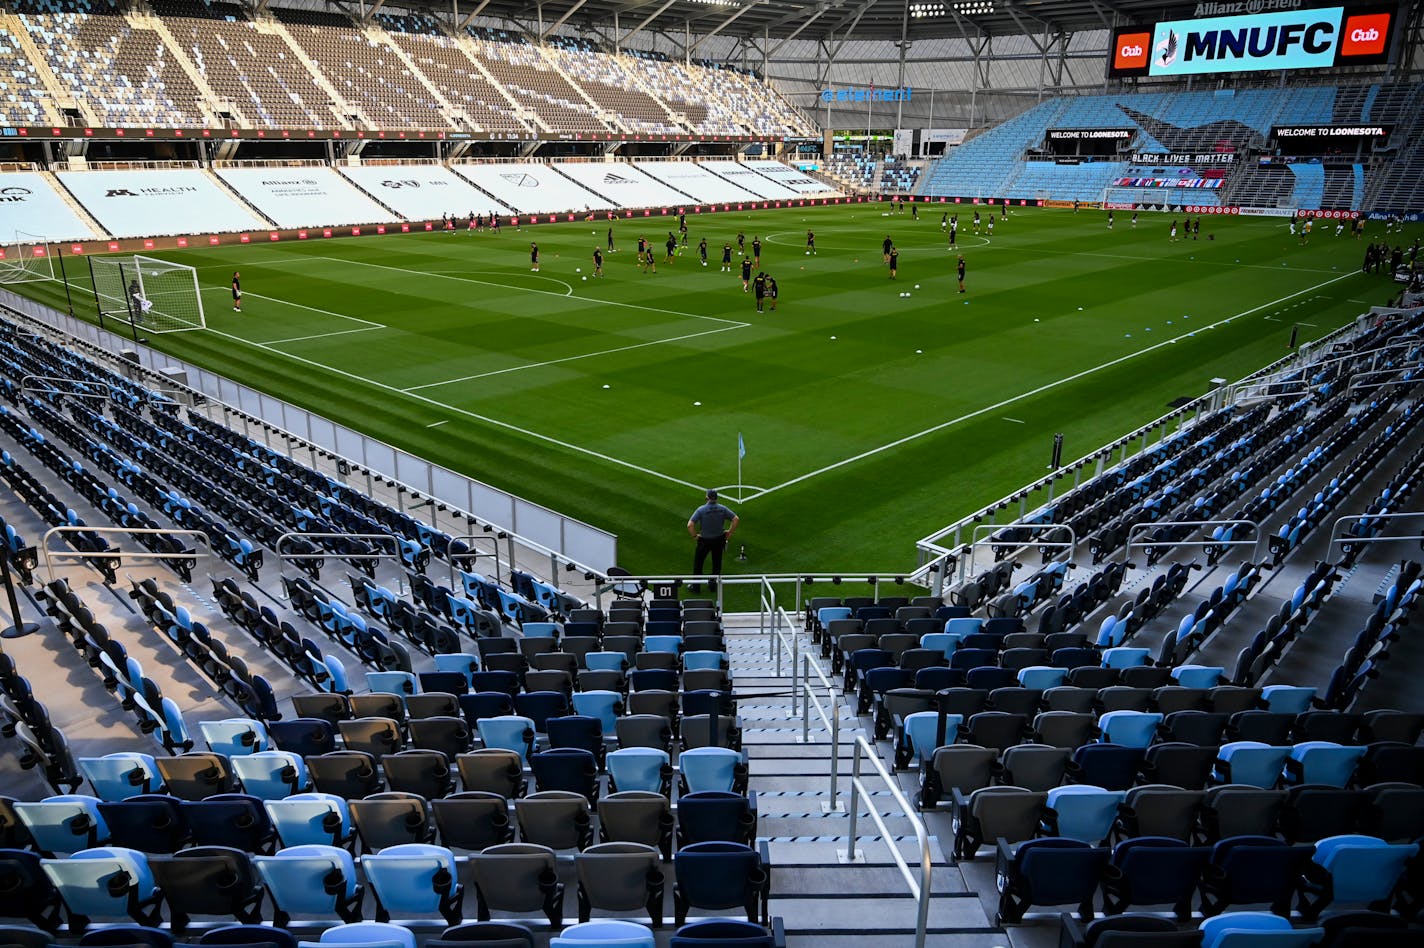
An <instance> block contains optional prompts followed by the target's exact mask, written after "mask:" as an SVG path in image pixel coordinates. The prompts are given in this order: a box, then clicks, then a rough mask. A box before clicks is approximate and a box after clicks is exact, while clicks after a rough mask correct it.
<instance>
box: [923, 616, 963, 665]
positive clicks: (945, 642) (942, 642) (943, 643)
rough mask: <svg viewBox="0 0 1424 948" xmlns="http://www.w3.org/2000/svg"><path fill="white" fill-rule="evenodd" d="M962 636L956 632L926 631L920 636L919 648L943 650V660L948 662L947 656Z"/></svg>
mask: <svg viewBox="0 0 1424 948" xmlns="http://www.w3.org/2000/svg"><path fill="white" fill-rule="evenodd" d="M950 621H953V620H950ZM962 638H963V636H962V635H960V634H959V633H958V632H926V633H925V634H924V635H922V636H920V648H928V649H933V650H934V651H936V652H943V653H944V657H945V661H946V663H948V660H949V656H950V655H951V654H953V653H954V650H955V649H956V648H958V647H959V640H960V639H962Z"/></svg>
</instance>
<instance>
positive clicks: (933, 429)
mask: <svg viewBox="0 0 1424 948" xmlns="http://www.w3.org/2000/svg"><path fill="white" fill-rule="evenodd" d="M1358 275H1359V274H1358V271H1356V272H1351V273H1343V274H1341V275H1340V276H1337V277H1334V278H1332V279H1329V280H1326V281H1325V282H1323V283H1317V284H1316V285H1315V286H1308V287H1306V288H1305V289H1303V290H1297V291H1296V292H1294V293H1290V294H1288V295H1286V296H1282V297H1281V298H1280V299H1276V300H1271V301H1270V302H1268V303H1262V304H1261V305H1260V306H1253V307H1251V308H1250V309H1246V310H1242V311H1241V312H1239V313H1237V314H1235V315H1234V316H1227V317H1224V318H1222V319H1219V320H1217V321H1216V322H1214V323H1210V324H1208V325H1206V326H1203V327H1201V328H1199V329H1194V330H1192V331H1191V332H1189V333H1182V334H1181V335H1180V336H1177V337H1175V338H1173V339H1164V340H1162V341H1161V342H1158V343H1154V344H1153V345H1150V346H1147V347H1146V348H1144V349H1138V350H1137V351H1135V352H1129V353H1128V354H1127V355H1124V356H1118V357H1117V358H1116V359H1109V360H1108V361H1107V362H1102V363H1099V364H1098V365H1095V366H1092V367H1091V368H1087V369H1084V370H1082V371H1081V372H1075V373H1073V374H1072V375H1065V376H1064V377H1063V378H1061V379H1057V380H1055V381H1052V382H1046V383H1044V384H1043V385H1040V386H1038V387H1037V388H1034V389H1030V390H1029V391H1027V392H1020V393H1019V394H1017V395H1013V396H1011V397H1009V398H1006V399H1003V400H1002V401H999V402H996V403H994V404H993V405H985V406H984V407H983V408H977V409H975V410H974V411H971V412H966V413H965V414H963V415H960V416H959V417H958V418H951V419H949V420H948V421H942V422H940V423H939V424H937V425H931V426H930V427H928V428H924V429H921V430H920V431H916V432H913V433H912V434H908V435H905V436H904V437H903V438H897V439H896V440H894V441H891V442H889V443H887V444H882V445H880V446H879V447H876V448H871V449H870V450H868V451H862V452H860V453H859V454H857V455H854V456H852V457H848V458H845V459H843V460H840V461H836V462H835V463H834V464H827V465H826V466H825V467H821V468H817V469H816V470H814V471H808V472H806V473H805V474H801V475H798V476H796V477H793V478H791V479H790V480H788V481H782V482H781V483H780V484H777V485H776V486H774V487H768V488H767V489H766V490H764V491H760V492H759V493H755V494H752V495H751V496H749V497H746V498H744V499H743V500H742V501H741V502H742V503H747V502H748V501H753V500H756V499H757V498H759V497H765V496H766V495H767V494H770V493H773V492H775V491H778V490H781V489H782V488H784V487H791V486H793V485H795V484H800V483H801V482H803V481H808V480H810V479H811V478H813V477H819V476H820V475H822V474H826V473H829V472H830V471H834V470H836V469H837V468H842V467H845V466H846V465H848V464H854V463H855V462H857V461H863V460H865V459H866V458H869V457H874V456H875V455H877V454H883V453H884V452H886V451H889V450H892V449H894V448H898V447H900V446H901V445H905V444H909V443H910V442H911V441H917V440H919V439H920V438H923V437H925V436H927V435H932V434H935V433H937V432H940V431H943V430H944V429H946V428H951V427H953V426H955V425H958V424H961V423H963V422H966V421H969V420H970V419H973V418H978V417H979V416H980V415H986V414H988V413H989V412H992V411H998V410H999V409H1001V408H1005V407H1007V406H1009V405H1012V404H1013V403H1014V402H1019V401H1023V400H1024V399H1025V398H1031V397H1033V396H1035V395H1041V394H1043V393H1044V392H1047V391H1051V390H1053V389H1055V388H1058V387H1059V386H1061V385H1066V384H1067V383H1069V382H1076V381H1077V380H1078V379H1082V378H1087V377H1088V376H1090V375H1093V374H1095V373H1097V372H1101V371H1102V370H1104V369H1110V368H1112V367H1113V366H1116V365H1121V364H1122V363H1124V362H1128V361H1130V360H1132V359H1135V358H1137V357H1138V356H1142V355H1146V354H1147V353H1149V352H1154V351H1156V350H1158V349H1161V348H1163V347H1165V346H1169V345H1172V344H1174V343H1176V342H1178V341H1180V340H1182V339H1186V338H1188V337H1189V336H1195V335H1196V334H1197V333H1199V332H1203V331H1205V330H1207V329H1214V328H1216V327H1217V326H1225V325H1227V324H1228V323H1231V322H1234V321H1236V320H1238V319H1240V318H1241V317H1243V316H1250V315H1251V314H1252V313H1259V312H1260V311H1261V310H1263V309H1269V308H1270V307H1272V306H1277V305H1279V304H1281V303H1284V302H1285V301H1286V300H1291V299H1295V298H1296V297H1297V296H1302V295H1304V294H1306V293H1311V292H1314V291H1315V290H1318V289H1320V288H1321V287H1323V286H1329V285H1330V284H1332V283H1339V282H1340V281H1341V280H1347V279H1349V278H1350V277H1352V276H1358Z"/></svg>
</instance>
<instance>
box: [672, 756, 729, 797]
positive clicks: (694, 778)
mask: <svg viewBox="0 0 1424 948" xmlns="http://www.w3.org/2000/svg"><path fill="white" fill-rule="evenodd" d="M741 761H742V755H741V754H739V753H737V752H736V751H734V750H731V749H729V748H726V747H695V748H693V749H692V750H685V751H683V752H682V753H681V754H680V755H679V756H678V760H677V763H678V769H679V770H681V771H682V779H683V780H684V781H685V782H686V784H687V789H688V791H689V792H691V793H696V792H697V791H699V790H731V789H732V785H733V783H734V782H735V780H736V768H737V765H738V764H740V763H741Z"/></svg>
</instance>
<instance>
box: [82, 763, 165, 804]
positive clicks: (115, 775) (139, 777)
mask: <svg viewBox="0 0 1424 948" xmlns="http://www.w3.org/2000/svg"><path fill="white" fill-rule="evenodd" d="M79 769H80V771H81V772H82V773H83V774H84V776H85V777H86V778H88V780H89V784H90V785H91V786H92V787H93V788H94V792H95V793H97V794H98V795H99V799H101V800H105V801H107V802H111V803H112V802H117V801H119V800H127V799H128V798H129V797H136V796H138V795H139V794H141V793H154V792H156V791H157V789H158V788H159V787H160V786H162V785H163V777H162V775H160V774H159V772H158V765H157V764H155V763H154V762H153V755H152V754H136V753H132V752H129V751H121V752H119V753H116V754H105V755H104V756H103V757H81V758H79Z"/></svg>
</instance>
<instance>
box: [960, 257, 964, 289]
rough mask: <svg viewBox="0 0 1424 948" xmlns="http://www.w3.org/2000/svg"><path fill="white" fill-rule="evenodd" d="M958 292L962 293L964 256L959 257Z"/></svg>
mask: <svg viewBox="0 0 1424 948" xmlns="http://www.w3.org/2000/svg"><path fill="white" fill-rule="evenodd" d="M959 292H961V293H963V292H964V254H960V255H959Z"/></svg>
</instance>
